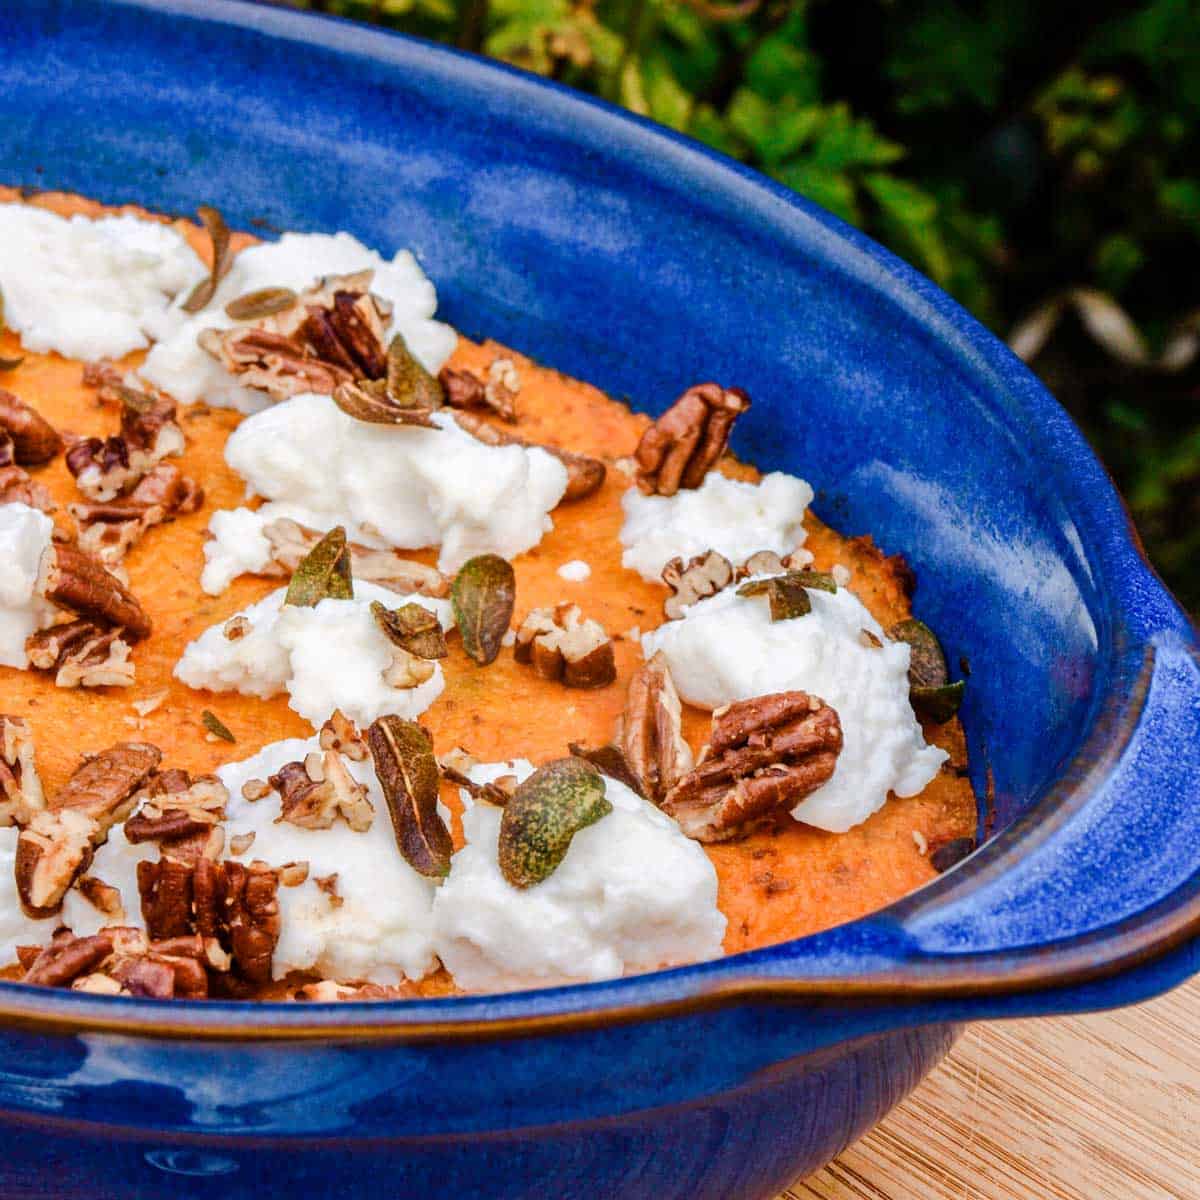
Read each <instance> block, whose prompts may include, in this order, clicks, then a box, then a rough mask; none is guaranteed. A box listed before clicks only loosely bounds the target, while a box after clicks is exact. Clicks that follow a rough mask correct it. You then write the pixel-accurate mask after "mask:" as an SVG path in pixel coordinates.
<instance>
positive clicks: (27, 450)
mask: <svg viewBox="0 0 1200 1200" xmlns="http://www.w3.org/2000/svg"><path fill="white" fill-rule="evenodd" d="M0 433H5V434H7V435H8V438H9V440H10V441H11V442H12V448H13V462H15V463H17V464H18V465H19V466H22V467H36V466H40V465H41V464H42V463H47V462H49V461H50V460H51V459H52V458H53V457H54V456H55V455H56V454H57V453H58V452H59V451H60V450H61V449H62V448H63V440H62V438H61V437H60V436H59V434H58V432H57V430H55V428H54V427H53V426H52V425H51V424H50V422H49V421H47V420H46V419H45V418H44V417H43V416H42V415H41V414H40V413H39V412H38V411H37V409H35V408H33V407H32V406H31V405H29V404H26V403H25V401H24V400H18V399H17V397H16V396H14V395H13V394H12V392H6V391H5V390H4V389H3V388H0Z"/></svg>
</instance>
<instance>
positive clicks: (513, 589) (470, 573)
mask: <svg viewBox="0 0 1200 1200" xmlns="http://www.w3.org/2000/svg"><path fill="white" fill-rule="evenodd" d="M516 600H517V578H516V576H515V575H514V574H513V569H512V566H511V565H510V564H509V563H507V562H505V561H504V559H502V558H501V557H500V556H499V555H498V554H481V555H479V556H478V557H477V558H472V559H470V560H469V561H467V562H465V563H463V565H462V568H461V569H460V570H459V572H458V574H457V575H456V576H455V577H454V582H453V583H452V584H451V585H450V603H451V604H452V605H453V606H454V619H455V620H456V621H457V622H458V630H459V633H461V634H462V640H463V649H464V650H466V652H467V656H468V657H469V658H471V659H474V661H475V662H477V663H479V665H480V666H484V667H486V666H487V664H488V663H490V662H495V660H496V656H497V655H498V654H499V653H500V643H501V639H502V638H503V637H504V635H505V634H506V633H507V632H508V627H509V624H510V623H511V621H512V615H513V606H514V605H515V604H516Z"/></svg>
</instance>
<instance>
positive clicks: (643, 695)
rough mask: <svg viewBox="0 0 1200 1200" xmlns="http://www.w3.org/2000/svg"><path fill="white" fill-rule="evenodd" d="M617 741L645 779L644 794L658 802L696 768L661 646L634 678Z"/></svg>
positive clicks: (681, 711) (635, 768)
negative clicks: (685, 736) (685, 737)
mask: <svg viewBox="0 0 1200 1200" xmlns="http://www.w3.org/2000/svg"><path fill="white" fill-rule="evenodd" d="M614 742H615V744H616V746H617V748H618V749H619V750H620V751H621V752H622V754H623V755H624V757H625V761H626V762H627V763H628V764H629V766H630V768H631V770H632V771H633V772H634V774H635V775H636V776H637V778H638V781H639V782H640V783H641V785H642V786H641V789H640V790H641V793H642V795H643V796H645V797H646V798H647V799H648V800H653V801H654V802H655V803H656V804H659V803H661V802H662V801H663V799H664V798H665V797H666V795H667V793H668V792H670V791H671V789H672V788H674V787H675V785H676V784H677V783H678V782H679V781H680V780H681V779H682V778H683V777H684V776H685V775H686V774H687V773H688V772H689V771H690V770H691V769H692V750H691V747H690V746H689V745H688V744H687V742H686V741H685V740H684V737H683V710H682V706H681V705H680V703H679V694H678V692H676V691H675V683H674V680H672V678H671V671H670V669H669V668H668V666H667V660H666V657H665V656H664V655H663V653H662V652H661V651H659V652H658V653H657V654H655V655H654V657H653V658H651V659H650V661H649V662H648V663H646V665H645V666H644V667H642V669H641V670H640V671H638V672H637V674H635V675H634V676H633V678H632V679H631V680H630V681H629V691H628V693H627V694H626V697H625V711H624V713H623V714H622V716H621V719H620V723H619V725H618V727H617V736H616V738H615V739H614Z"/></svg>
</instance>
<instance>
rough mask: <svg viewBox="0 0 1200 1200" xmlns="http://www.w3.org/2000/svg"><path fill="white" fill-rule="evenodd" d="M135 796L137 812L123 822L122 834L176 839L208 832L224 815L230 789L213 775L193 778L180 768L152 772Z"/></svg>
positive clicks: (136, 840) (133, 838)
mask: <svg viewBox="0 0 1200 1200" xmlns="http://www.w3.org/2000/svg"><path fill="white" fill-rule="evenodd" d="M136 799H138V800H140V801H141V805H140V807H139V808H138V810H137V812H135V813H134V814H133V816H131V817H130V818H129V819H128V820H127V821H126V822H125V837H126V839H127V840H128V841H130V842H132V843H133V844H134V845H136V844H138V843H139V842H159V843H171V842H178V841H181V840H183V839H184V838H191V837H194V836H195V835H197V834H204V835H207V834H208V833H209V832H210V831H211V830H212V828H213V827H214V826H215V825H217V824H219V823H220V822H221V821H223V820H224V819H225V806H226V804H228V802H229V791H228V789H227V788H226V787H225V785H224V784H223V783H222V782H221V781H220V780H219V779H218V778H217V777H216V776H215V775H202V776H200V777H199V778H198V779H192V778H191V776H189V775H187V774H186V773H185V772H182V771H178V772H177V771H166V772H163V773H162V774H160V775H157V776H155V777H154V778H153V779H152V780H151V781H150V783H149V784H148V785H147V786H146V787H145V788H143V789H142V790H141V791H140V792H139V793H138V795H137V797H136Z"/></svg>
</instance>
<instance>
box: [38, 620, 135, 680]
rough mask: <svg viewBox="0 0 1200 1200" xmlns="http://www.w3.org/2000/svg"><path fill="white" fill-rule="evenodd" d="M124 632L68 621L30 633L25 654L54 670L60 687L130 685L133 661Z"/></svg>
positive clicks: (47, 668)
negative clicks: (122, 635) (123, 635)
mask: <svg viewBox="0 0 1200 1200" xmlns="http://www.w3.org/2000/svg"><path fill="white" fill-rule="evenodd" d="M122 632H123V631H122V630H121V629H120V628H117V629H101V628H99V627H98V626H97V625H94V624H93V623H92V622H91V621H69V622H67V623H66V624H64V625H52V626H51V627H50V628H49V629H42V630H39V631H38V632H37V633H33V634H30V636H29V638H28V639H27V641H26V642H25V653H26V654H27V655H28V657H29V664H30V666H32V667H34V668H36V669H37V670H39V671H53V672H55V675H54V683H55V685H56V686H57V687H61V688H75V687H87V688H92V687H130V686H131V685H132V684H133V663H132V662H131V661H130V658H129V643H128V642H126V641H125V640H124V638H122V637H121V634H122Z"/></svg>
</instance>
